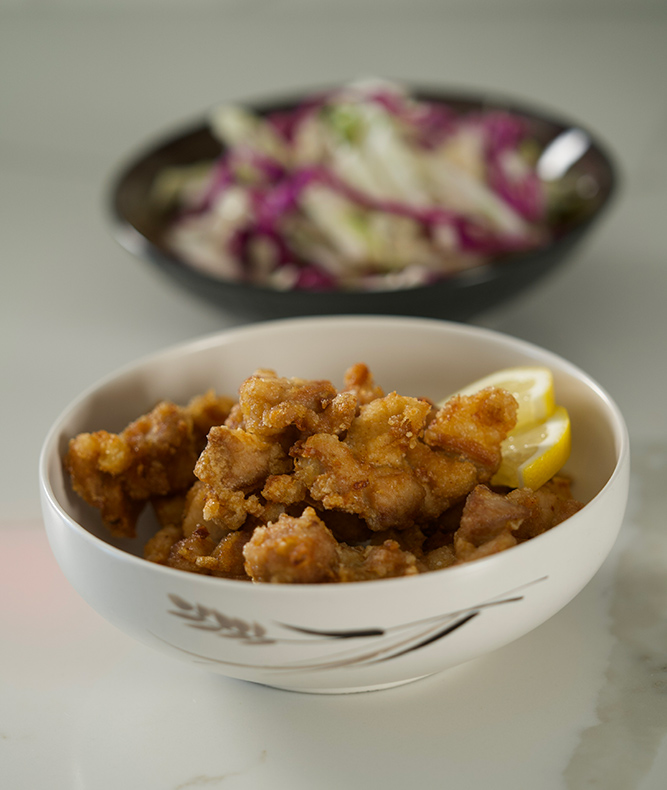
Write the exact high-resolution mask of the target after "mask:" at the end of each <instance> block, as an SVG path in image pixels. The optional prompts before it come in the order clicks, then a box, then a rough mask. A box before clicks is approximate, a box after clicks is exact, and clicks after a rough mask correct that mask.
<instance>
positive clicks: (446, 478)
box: [292, 393, 477, 531]
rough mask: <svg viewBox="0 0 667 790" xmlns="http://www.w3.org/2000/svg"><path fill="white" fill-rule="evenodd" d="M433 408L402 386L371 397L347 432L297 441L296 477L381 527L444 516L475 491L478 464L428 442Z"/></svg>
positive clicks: (327, 500) (316, 494)
mask: <svg viewBox="0 0 667 790" xmlns="http://www.w3.org/2000/svg"><path fill="white" fill-rule="evenodd" d="M430 408H431V407H430V404H429V403H428V402H426V401H423V400H419V399H417V398H409V397H404V396H400V395H397V394H396V393H390V394H389V395H386V396H384V397H383V398H377V399H375V400H373V401H371V402H370V403H368V404H366V405H365V406H362V407H361V409H360V413H359V416H358V417H357V418H356V419H355V420H354V422H353V423H352V425H351V426H350V429H349V430H348V432H347V436H346V437H345V438H344V439H338V437H336V436H331V435H328V434H316V435H314V436H311V437H309V438H308V439H307V440H306V441H305V442H302V443H300V444H299V445H298V446H297V447H295V448H293V450H292V453H293V454H294V455H295V456H296V459H295V467H296V471H295V477H296V478H297V479H298V480H301V481H302V482H303V483H304V484H305V485H306V486H307V488H308V490H309V493H310V496H311V497H312V498H313V499H314V500H316V501H317V502H321V503H322V505H323V507H324V508H326V509H327V510H332V509H337V510H343V511H345V512H348V513H356V514H357V515H359V516H361V517H362V518H363V519H364V521H365V522H366V523H367V524H368V526H369V528H370V529H372V530H374V531H382V530H386V529H391V528H396V529H406V528H408V527H410V526H411V525H413V524H415V523H420V522H423V521H426V520H429V519H433V518H437V517H438V516H439V515H440V514H441V513H442V512H443V511H444V510H446V509H447V507H449V506H450V505H451V504H452V502H453V501H455V500H457V499H459V498H460V497H462V496H464V495H465V494H466V493H467V492H468V491H470V489H471V488H472V487H473V486H474V484H475V482H476V481H477V471H476V468H475V466H474V465H473V464H472V463H470V462H468V461H465V460H459V459H456V458H452V457H450V456H449V455H448V454H447V453H445V452H442V451H440V450H438V449H437V448H430V447H427V446H426V445H424V444H423V442H422V441H421V438H420V436H421V434H422V431H423V427H424V423H425V420H426V417H427V415H428V414H429V412H430Z"/></svg>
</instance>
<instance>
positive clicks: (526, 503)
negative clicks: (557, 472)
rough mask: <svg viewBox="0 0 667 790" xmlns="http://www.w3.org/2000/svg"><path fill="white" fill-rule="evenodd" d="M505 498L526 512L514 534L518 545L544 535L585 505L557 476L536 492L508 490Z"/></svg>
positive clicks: (565, 482) (566, 482)
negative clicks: (523, 508) (526, 510)
mask: <svg viewBox="0 0 667 790" xmlns="http://www.w3.org/2000/svg"><path fill="white" fill-rule="evenodd" d="M507 499H508V500H509V501H511V502H513V503H516V504H519V505H521V506H523V507H525V508H527V509H528V511H529V513H528V515H527V516H526V518H525V519H524V520H523V522H522V523H521V525H520V526H519V527H518V529H517V530H516V533H515V535H516V538H517V540H518V541H520V542H522V541H524V540H529V539H530V538H534V537H537V535H541V534H542V533H543V532H547V530H550V529H552V528H553V527H555V526H556V525H557V524H560V523H562V522H563V521H565V519H567V518H570V516H573V515H574V514H575V513H577V512H578V511H579V510H581V508H582V507H583V506H584V505H583V502H579V501H578V500H576V499H574V497H573V496H572V493H571V491H570V481H569V480H568V479H567V478H565V477H559V476H556V477H554V478H552V479H551V480H550V481H549V482H547V483H545V484H544V485H543V486H542V487H541V488H538V489H537V491H531V490H530V489H529V488H517V489H515V490H514V491H510V492H509V493H508V494H507Z"/></svg>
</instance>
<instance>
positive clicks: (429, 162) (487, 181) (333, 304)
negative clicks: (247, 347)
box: [112, 80, 615, 320]
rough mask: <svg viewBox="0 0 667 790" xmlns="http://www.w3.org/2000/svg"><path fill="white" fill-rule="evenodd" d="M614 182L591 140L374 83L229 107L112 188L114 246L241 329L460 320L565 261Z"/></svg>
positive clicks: (498, 105) (478, 105)
mask: <svg viewBox="0 0 667 790" xmlns="http://www.w3.org/2000/svg"><path fill="white" fill-rule="evenodd" d="M614 187H615V174H614V169H613V165H612V163H611V161H610V159H609V157H608V155H606V154H605V152H604V151H603V150H602V148H601V147H600V145H599V144H598V143H597V142H596V141H595V140H594V139H593V137H592V135H591V134H590V133H588V132H587V131H586V130H584V129H583V128H581V127H580V126H578V125H574V124H569V123H567V122H565V121H562V120H560V121H559V120H554V119H552V118H548V117H546V116H545V115H542V114H539V113H536V112H534V111H530V110H528V109H525V108H521V107H519V106H518V105H514V104H510V103H508V102H506V101H503V100H500V99H497V98H492V97H488V96H478V97H471V96H463V95H458V94H455V93H448V92H445V91H434V90H426V89H414V90H408V89H407V88H405V87H403V86H401V85H398V84H395V83H391V82H384V81H378V80H369V81H364V82H357V83H352V84H350V85H345V86H342V87H339V88H334V89H329V90H325V91H321V92H318V93H313V94H308V95H305V96H301V97H298V98H296V99H293V100H284V101H281V102H275V103H260V104H257V105H253V106H252V107H250V106H248V107H246V106H240V105H230V106H223V107H219V108H217V109H215V110H214V111H213V112H211V113H210V114H209V117H208V118H207V119H206V121H204V122H202V123H199V124H197V125H196V126H195V127H194V128H192V129H190V130H189V131H185V132H183V133H181V134H177V135H174V136H172V137H171V138H170V139H168V140H166V141H165V142H163V143H161V144H158V145H156V146H154V147H153V148H151V150H149V151H148V152H147V153H144V154H142V155H141V156H139V157H138V158H137V159H135V160H134V161H133V162H132V163H131V164H130V165H129V166H128V167H126V168H125V169H124V170H123V172H122V173H121V175H120V177H119V178H118V179H117V180H116V182H115V183H114V185H113V191H112V211H113V218H114V227H115V230H116V236H117V238H118V240H119V241H120V242H121V244H123V246H125V247H126V248H128V249H130V250H131V251H132V252H134V253H136V254H138V255H139V256H140V257H143V258H147V259H149V260H151V261H152V262H154V263H156V264H157V265H158V266H159V267H160V268H161V269H162V270H163V271H164V272H166V273H167V274H169V275H171V276H172V277H174V278H176V279H177V280H178V281H179V282H180V283H181V284H183V285H185V286H187V287H189V288H190V289H191V290H193V291H195V292H196V293H198V294H199V295H200V296H202V297H204V298H206V299H207V300H209V301H213V302H214V303H216V304H219V305H220V306H221V307H224V308H226V309H227V310H229V311H230V312H232V313H234V314H236V315H241V316H244V317H247V318H273V317H278V316H289V315H304V314H318V313H392V314H408V315H426V316H435V317H440V318H448V319H453V320H467V319H469V318H471V317H472V316H473V315H475V314H476V313H478V312H480V311H482V310H484V309H486V308H489V307H492V306H494V305H496V304H498V303H500V302H502V301H503V300H505V299H506V298H508V297H511V296H513V295H515V294H517V293H519V292H520V291H522V290H524V289H525V288H526V287H528V286H529V285H531V284H532V283H534V282H535V281H536V280H537V279H538V278H539V277H541V276H542V275H544V274H545V273H546V272H547V271H549V270H550V269H552V268H553V267H554V266H556V265H557V264H558V263H559V262H561V261H562V260H564V258H565V256H566V255H567V253H568V252H569V251H570V250H571V249H572V247H573V246H574V245H575V244H576V243H577V242H579V241H580V240H581V239H582V237H583V236H584V235H585V233H586V232H587V231H588V229H589V228H590V227H591V225H592V224H593V222H594V221H595V220H596V219H597V218H598V217H599V215H600V213H601V210H602V209H603V208H604V207H605V206H606V205H607V203H608V201H609V198H610V197H611V194H612V192H613V190H614Z"/></svg>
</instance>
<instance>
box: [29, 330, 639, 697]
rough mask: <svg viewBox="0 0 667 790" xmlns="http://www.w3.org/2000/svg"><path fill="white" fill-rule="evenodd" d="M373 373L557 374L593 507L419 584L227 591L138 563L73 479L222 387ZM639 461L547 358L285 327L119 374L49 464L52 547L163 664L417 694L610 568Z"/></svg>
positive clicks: (316, 685)
mask: <svg viewBox="0 0 667 790" xmlns="http://www.w3.org/2000/svg"><path fill="white" fill-rule="evenodd" d="M360 361H363V362H366V363H367V364H368V365H369V367H370V368H371V370H372V372H373V374H374V376H375V378H376V380H377V382H378V383H379V384H380V385H381V386H382V387H383V388H384V390H385V391H386V392H389V391H391V390H394V389H395V390H397V391H398V392H400V393H401V394H406V395H425V396H428V397H431V398H433V399H439V398H440V397H442V396H443V395H447V394H449V393H451V392H453V391H455V390H456V389H458V388H460V387H462V386H463V385H465V384H467V383H469V382H470V381H473V380H475V379H477V378H481V377H482V376H483V375H485V374H487V373H489V372H492V371H494V370H497V369H500V368H504V367H509V366H513V365H521V364H541V365H547V366H549V367H550V368H551V369H552V371H553V373H554V378H555V386H556V395H557V399H558V401H559V402H560V403H562V404H563V405H564V406H566V407H567V408H568V410H569V412H570V416H571V420H572V431H573V448H572V455H571V458H570V461H569V462H568V466H567V470H566V471H568V472H569V473H570V474H571V475H572V476H573V478H574V480H575V485H574V493H575V495H576V496H577V498H579V499H582V500H583V501H584V502H586V505H585V507H584V508H583V509H582V510H581V511H580V512H578V513H577V514H576V515H575V516H573V517H571V518H570V519H568V520H567V521H566V522H564V523H562V524H560V525H558V526H557V527H555V528H554V529H552V530H551V531H549V532H547V533H545V534H543V535H541V536H539V537H537V538H534V539H532V540H530V541H527V542H525V543H522V544H520V545H518V546H516V547H514V548H512V549H509V550H507V551H505V552H503V553H501V554H496V555H493V556H490V557H487V558H485V559H481V560H478V561H476V562H472V563H469V564H466V565H461V566H456V567H453V568H447V569H445V570H441V571H435V572H431V573H427V574H423V575H420V576H412V577H405V578H397V579H384V580H377V581H370V582H355V583H348V584H338V585H337V584H332V585H269V584H252V583H248V582H239V581H231V580H226V579H220V578H215V577H209V576H201V575H197V574H192V573H186V572H183V571H179V570H175V569H172V568H168V567H164V566H160V565H155V564H152V563H149V562H147V561H145V560H143V559H142V558H141V547H142V544H143V540H144V539H145V538H146V536H147V534H149V533H150V530H151V529H154V524H152V523H151V521H150V516H146V518H145V519H144V521H143V523H142V524H141V528H140V535H139V537H138V539H137V540H135V541H128V540H117V539H114V538H112V537H111V536H110V535H109V534H108V533H107V531H106V530H105V528H104V527H103V526H102V524H101V522H100V519H99V515H98V513H97V512H96V511H94V510H93V509H92V508H90V507H89V506H87V505H86V504H85V503H84V502H82V501H81V500H80V499H79V498H78V497H77V496H76V495H75V494H74V493H73V492H72V490H71V487H70V485H69V481H68V479H67V476H66V475H65V474H64V472H63V467H62V461H61V459H62V456H63V454H64V452H65V449H66V445H67V441H68V439H69V438H70V437H72V436H73V435H75V434H77V433H79V432H81V431H92V430H98V429H100V428H105V429H107V430H113V431H117V430H120V429H121V428H122V427H124V426H125V425H126V424H127V423H128V422H130V421H131V420H132V419H134V418H135V417H136V416H138V415H139V414H141V413H143V412H145V411H147V410H149V409H150V408H151V407H152V406H153V405H154V403H155V402H156V401H158V400H160V399H171V400H173V401H176V402H185V401H187V400H188V399H189V398H190V397H191V396H192V395H194V394H196V393H199V392H203V391H205V390H207V389H209V388H211V387H213V388H215V389H216V390H217V391H218V392H220V393H226V394H231V395H233V394H235V392H236V390H237V388H238V386H239V384H240V383H241V382H242V381H243V380H244V379H245V378H246V377H247V376H248V375H250V374H251V373H252V372H253V371H254V370H255V369H257V368H260V367H263V368H267V367H269V368H273V369H275V370H276V371H277V372H278V374H279V375H282V376H299V377H302V378H329V379H331V380H332V381H334V383H338V384H341V383H342V375H343V372H344V371H345V370H346V369H347V367H349V366H350V365H351V364H353V363H355V362H360ZM628 478H629V447H628V437H627V430H626V427H625V424H624V421H623V418H622V416H621V414H620V412H619V410H618V408H617V406H616V405H615V403H614V402H613V400H612V399H611V398H610V397H609V395H608V394H607V393H606V392H604V391H603V389H602V388H601V387H600V386H599V385H598V384H597V383H596V382H594V381H593V380H592V379H591V378H590V377H589V376H587V375H586V374H585V373H584V372H582V371H581V370H579V369H578V368H576V367H575V366H573V365H572V364H570V363H569V362H567V361H565V360H563V359H562V358H560V357H558V356H555V355H554V354H552V353H550V352H548V351H545V350H543V349H540V348H538V347H536V346H534V345H531V344H529V343H526V342H524V341H520V340H517V339H514V338H511V337H508V336H504V335H501V334H498V333H495V332H491V331H488V330H483V329H479V328H475V327H470V326H463V325H459V324H454V323H448V322H443V321H436V320H430V319H419V318H398V317H396V318H394V317H363V316H361V317H322V318H300V319H287V320H283V321H276V322H267V323H262V324H258V325H254V326H250V327H243V328H239V329H233V330H228V331H224V332H222V333H219V334H216V335H213V336H208V337H204V338H202V339H199V340H196V341H194V342H190V343H187V344H182V345H179V346H177V347H174V348H171V349H168V350H166V351H164V352H161V353H159V354H156V355H154V356H151V357H150V358H148V359H144V360H141V361H139V362H138V363H136V364H135V365H132V366H130V367H128V368H125V369H123V370H122V371H120V372H117V373H115V374H113V375H111V376H110V377H108V378H106V379H105V380H103V381H102V382H101V383H99V384H97V385H95V386H94V387H92V388H91V389H90V390H88V391H87V392H85V393H84V394H83V395H82V396H81V397H80V398H78V399H77V400H76V401H75V402H74V403H73V404H72V405H71V406H70V407H69V408H68V409H67V410H66V411H65V412H64V413H63V414H62V415H61V416H60V418H59V419H58V420H57V421H56V423H55V424H54V425H53V427H52V429H51V431H50V432H49V435H48V436H47V438H46V440H45V443H44V447H43V449H42V454H41V458H40V487H41V496H42V508H43V515H44V522H45V525H46V529H47V533H48V537H49V541H50V544H51V547H52V549H53V552H54V554H55V557H56V559H57V561H58V563H59V564H60V567H61V568H62V570H63V572H64V573H65V575H66V577H67V578H68V579H69V581H70V583H71V584H72V585H73V587H74V588H75V589H76V590H77V591H78V592H79V593H80V595H81V596H82V597H83V598H84V599H85V600H86V601H87V602H88V603H89V604H90V605H91V606H92V607H93V608H94V609H96V610H97V611H98V612H99V613H100V614H101V615H103V616H104V617H105V618H106V619H107V620H108V621H109V622H110V623H112V624H113V625H115V626H117V627H118V628H120V629H121V630H123V631H125V632H126V633H127V634H129V635H131V636H133V637H135V638H136V639H138V640H139V641H140V642H143V643H144V644H146V645H149V646H150V647H153V648H156V650H157V651H158V652H156V654H155V661H160V660H161V656H160V655H159V653H160V652H163V653H167V654H168V655H171V656H173V657H176V658H180V659H182V660H183V661H185V662H188V663H190V664H194V665H195V666H197V667H199V668H202V669H207V670H210V671H213V672H217V673H220V674H222V675H226V676H229V677H233V678H238V679H242V680H248V681H253V682H256V683H262V684H267V685H270V686H275V687H279V688H284V689H291V690H296V691H306V692H320V693H342V692H349V691H364V690H371V689H380V688H386V687H389V686H393V685H398V684H401V683H406V682H409V681H412V680H416V679H417V678H421V677H424V676H427V675H431V674H433V673H437V672H441V671H443V670H446V669H447V668H449V667H452V666H455V665H457V664H461V663H463V662H465V661H468V660H470V659H472V658H475V657H477V656H480V655H482V654H484V653H487V652H489V651H493V650H495V649H497V648H499V647H501V646H503V645H506V644H508V643H509V642H511V641H513V640H515V639H517V638H519V637H521V636H523V635H524V634H526V633H528V632H529V631H531V630H532V629H534V628H536V627H537V626H539V625H540V624H542V623H543V622H545V621H546V620H547V619H548V618H550V617H552V616H553V615H554V614H556V613H557V612H558V611H559V610H560V609H561V608H562V607H564V606H565V605H566V604H567V603H568V602H569V601H570V600H572V598H574V596H576V595H577V594H578V593H579V592H580V591H581V590H582V588H583V587H584V586H585V585H586V584H587V583H588V582H589V581H590V579H591V578H592V577H593V575H594V574H595V573H596V572H597V570H598V569H599V567H600V566H601V564H602V563H603V562H604V560H605V558H606V556H607V554H608V553H609V551H610V550H611V548H612V546H613V544H614V541H615V539H616V537H617V534H618V531H619V528H620V526H621V524H622V521H623V515H624V511H625V507H626V502H627V495H628Z"/></svg>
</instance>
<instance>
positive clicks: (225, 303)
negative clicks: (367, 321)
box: [111, 89, 616, 321]
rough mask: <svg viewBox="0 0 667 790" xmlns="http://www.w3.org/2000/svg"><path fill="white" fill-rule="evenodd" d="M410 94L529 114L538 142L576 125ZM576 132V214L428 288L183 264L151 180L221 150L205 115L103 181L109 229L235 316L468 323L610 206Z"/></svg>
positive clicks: (465, 98) (592, 155)
mask: <svg viewBox="0 0 667 790" xmlns="http://www.w3.org/2000/svg"><path fill="white" fill-rule="evenodd" d="M413 93H414V95H416V96H417V97H419V98H421V99H425V100H428V101H436V102H444V103H446V104H448V105H449V106H451V107H453V108H456V109H458V110H460V111H461V112H469V111H471V110H479V109H484V110H489V109H505V110H508V111H510V112H513V113H516V114H519V115H522V116H524V117H525V118H526V119H528V122H529V125H530V131H531V135H532V136H533V137H534V138H535V139H536V140H537V141H538V142H539V143H540V144H541V145H543V146H546V145H547V144H548V143H549V142H550V141H551V140H553V139H554V138H555V137H557V136H558V135H559V134H561V133H563V132H564V131H567V130H568V129H582V127H581V126H580V125H579V124H575V123H570V122H568V121H567V120H562V119H560V120H559V119H556V118H554V117H551V116H549V115H548V114H545V113H542V112H539V111H535V110H533V109H530V108H528V107H525V106H522V105H520V104H518V103H516V102H512V101H506V100H504V99H503V98H499V97H496V96H491V95H486V94H484V95H483V94H480V95H477V96H470V95H463V94H459V93H456V92H447V91H436V90H426V89H414V91H413ZM301 98H302V96H301V95H300V96H297V97H294V98H291V99H284V100H282V101H274V102H262V103H259V102H258V103H253V104H251V105H250V106H251V107H252V108H253V109H254V110H255V111H258V112H262V113H268V112H272V111H275V110H279V109H286V108H289V107H290V106H293V105H294V104H295V103H298V102H299V101H300V100H301ZM582 130H583V131H586V133H587V134H588V136H589V138H590V141H591V143H590V146H589V148H588V150H587V151H586V153H585V154H584V155H583V156H582V157H581V159H579V160H578V161H577V162H576V163H575V164H574V165H573V166H572V168H571V170H570V171H569V173H568V176H567V177H569V178H570V179H571V180H574V179H572V176H573V175H574V176H577V177H578V176H585V177H586V179H587V180H588V183H589V184H592V185H594V188H593V189H591V190H590V197H588V198H587V199H586V200H585V201H584V202H583V205H581V204H580V205H579V206H578V209H577V212H576V213H575V214H573V215H572V216H569V217H568V216H565V217H563V218H562V219H561V221H560V222H559V225H558V227H556V228H554V233H553V237H554V238H553V240H552V241H551V243H550V244H549V245H548V246H546V247H543V248H540V249H537V250H532V251H530V252H527V253H521V254H512V255H507V256H504V257H503V258H497V259H494V260H492V261H490V262H488V263H485V264H483V265H481V266H478V267H475V268H473V269H469V270H468V271H466V272H464V273H459V274H455V275H451V276H449V277H447V278H445V279H443V280H441V281H439V282H437V283H435V284H432V285H428V286H421V287H417V288H410V289H403V290H395V291H381V292H367V291H363V292H362V291H355V292H350V291H320V292H317V291H277V290H274V289H269V288H261V287H257V286H254V285H247V284H243V283H237V282H230V281H227V280H223V279H220V278H216V277H213V276H211V275H209V274H205V273H203V272H201V271H199V270H197V269H196V268H194V267H192V266H190V265H188V263H187V262H186V261H184V260H182V259H181V258H179V257H178V256H177V255H176V254H175V253H173V252H172V251H171V250H170V249H169V245H168V244H167V243H166V241H165V231H166V229H167V227H168V222H169V217H168V216H166V215H164V214H160V213H159V212H158V211H157V210H156V208H155V206H154V205H152V203H151V200H150V192H151V187H152V184H153V182H154V180H155V177H156V176H157V174H158V173H159V172H160V171H161V170H163V169H164V168H166V167H170V166H174V165H186V164H191V163H195V162H201V161H203V160H209V159H210V160H213V159H215V158H216V157H217V156H218V155H219V154H220V153H221V150H222V148H221V145H220V143H219V142H218V141H217V140H216V139H215V138H213V136H212V135H211V134H210V132H209V130H208V128H207V124H206V122H205V120H202V121H200V122H196V123H194V124H193V125H192V126H190V127H189V128H187V129H185V130H182V131H180V132H176V133H174V134H172V135H171V136H169V137H166V138H164V139H162V140H161V141H159V142H157V143H156V144H154V145H153V146H151V147H149V148H148V149H146V150H145V151H144V152H143V153H140V154H139V155H138V156H137V157H136V158H134V159H133V160H132V161H131V162H130V163H129V164H128V165H126V166H125V167H124V168H123V169H122V171H121V173H120V175H119V176H118V177H117V178H116V180H115V181H114V182H113V184H112V187H111V217H112V222H113V232H114V236H115V237H116V239H117V240H118V241H119V243H120V244H121V245H122V246H123V247H125V248H126V249H127V250H129V251H130V252H132V253H133V254H135V255H137V256H138V257H140V258H142V259H144V260H147V261H150V262H151V263H153V264H154V265H155V266H157V268H158V269H159V270H160V271H162V272H163V273H164V274H165V275H166V276H168V277H170V278H172V279H173V280H174V281H176V282H177V283H179V284H180V285H181V286H183V287H185V288H187V289H189V290H190V291H191V292H193V293H195V294H197V295H198V296H199V297H201V298H203V299H205V300H207V301H208V302H212V303H213V304H215V305H218V306H219V307H221V308H224V309H225V310H226V311H227V312H228V313H230V314H232V315H234V316H236V317H239V318H245V319H248V320H260V319H264V318H266V319H268V318H279V317H287V316H296V315H323V314H351V313H366V314H370V313H372V314H391V315H416V316H427V317H435V318H446V319H450V320H455V321H467V320H469V319H471V318H472V317H473V316H475V315H476V314H478V313H480V312H482V311H484V310H486V309H489V308H491V307H494V306H496V305H499V304H501V303H502V302H504V301H505V300H507V299H510V298H512V297H514V296H516V295H518V294H519V293H520V292H522V291H524V290H525V289H527V288H528V287H530V286H532V285H533V284H534V283H535V282H536V281H537V280H539V279H540V278H542V277H543V276H544V275H546V274H547V273H548V272H550V271H551V270H553V269H554V268H555V267H557V266H558V265H560V264H561V263H562V262H564V261H565V260H566V258H567V257H568V255H569V254H570V252H571V251H572V249H573V248H574V247H575V246H576V245H577V244H579V243H580V242H581V240H582V239H583V238H584V236H585V235H586V234H587V233H588V232H589V230H590V229H591V226H592V225H593V224H594V223H595V221H596V220H597V219H598V218H599V217H600V214H601V213H602V211H603V209H604V208H605V207H606V206H607V205H608V203H609V200H610V198H611V196H612V193H613V192H614V190H615V188H616V175H615V169H614V166H613V163H612V161H611V159H610V157H609V155H608V154H607V153H606V152H605V151H604V149H603V147H602V146H601V145H600V144H599V142H597V141H596V140H595V139H594V137H593V136H592V135H591V134H590V133H589V132H587V130H585V129H582Z"/></svg>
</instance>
